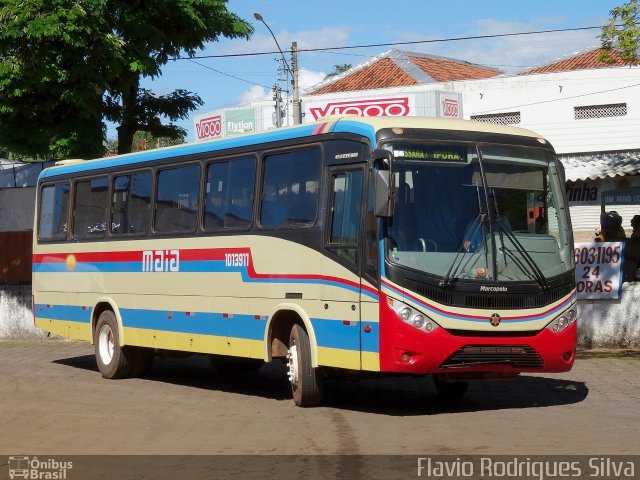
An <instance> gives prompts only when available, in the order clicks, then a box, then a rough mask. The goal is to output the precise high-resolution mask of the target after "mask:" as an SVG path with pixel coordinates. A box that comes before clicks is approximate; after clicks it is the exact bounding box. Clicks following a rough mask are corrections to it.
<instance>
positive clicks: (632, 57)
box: [600, 0, 640, 64]
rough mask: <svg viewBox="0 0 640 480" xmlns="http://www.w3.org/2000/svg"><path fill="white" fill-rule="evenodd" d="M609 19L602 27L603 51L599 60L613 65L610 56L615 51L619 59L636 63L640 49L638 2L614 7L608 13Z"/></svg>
mask: <svg viewBox="0 0 640 480" xmlns="http://www.w3.org/2000/svg"><path fill="white" fill-rule="evenodd" d="M609 13H610V15H611V18H610V19H609V21H608V22H607V23H606V24H605V25H604V26H603V27H602V33H601V34H600V40H601V42H602V47H603V48H604V49H605V50H604V52H603V54H602V55H601V56H600V60H602V61H604V62H607V63H613V59H612V57H611V55H610V52H611V51H612V50H615V51H617V52H618V53H619V54H620V56H621V58H622V59H623V60H624V61H626V62H629V63H634V64H635V63H638V49H639V48H640V7H639V6H638V0H630V1H629V2H627V3H625V4H624V5H621V6H620V7H616V8H614V9H613V10H611V11H610V12H609Z"/></svg>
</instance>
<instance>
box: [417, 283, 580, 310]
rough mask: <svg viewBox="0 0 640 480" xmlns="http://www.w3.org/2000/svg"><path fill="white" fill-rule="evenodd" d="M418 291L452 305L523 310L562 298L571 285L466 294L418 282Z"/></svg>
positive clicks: (432, 298) (443, 303)
mask: <svg viewBox="0 0 640 480" xmlns="http://www.w3.org/2000/svg"><path fill="white" fill-rule="evenodd" d="M416 287H417V288H416V291H417V293H419V294H420V295H422V296H423V297H426V298H428V299H430V300H433V301H434V302H438V303H440V304H442V305H448V306H450V307H462V308H477V309H485V310H488V309H496V310H498V309H501V310H523V309H526V308H539V307H544V306H546V305H549V304H551V303H553V302H556V301H558V300H560V299H561V298H562V297H564V296H565V295H568V294H569V293H570V292H571V286H570V285H566V286H563V287H559V288H554V289H551V290H549V291H547V292H542V293H539V294H535V295H530V294H527V295H522V294H508V295H505V294H502V295H501V294H495V293H494V294H491V295H487V294H479V295H478V294H464V293H451V292H445V291H443V290H440V289H437V288H434V287H430V286H428V285H424V284H420V283H418V284H417V285H416Z"/></svg>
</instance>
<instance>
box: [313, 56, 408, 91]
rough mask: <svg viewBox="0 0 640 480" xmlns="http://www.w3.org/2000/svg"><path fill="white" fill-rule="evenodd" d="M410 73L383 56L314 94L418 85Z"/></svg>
mask: <svg viewBox="0 0 640 480" xmlns="http://www.w3.org/2000/svg"><path fill="white" fill-rule="evenodd" d="M417 83H418V82H416V81H415V80H414V79H413V78H411V76H410V75H409V74H407V73H406V72H405V71H404V70H402V69H401V68H400V67H398V66H397V65H396V64H395V62H394V61H393V60H391V59H390V58H382V59H381V60H378V61H377V62H374V63H372V64H371V65H367V66H365V67H363V68H361V69H360V70H357V71H355V72H354V73H352V74H350V75H347V76H345V77H342V78H339V79H337V80H336V81H334V82H331V83H329V84H327V85H325V86H323V87H321V88H319V89H318V90H314V91H313V92H312V93H313V94H314V95H320V94H324V93H335V92H352V91H354V90H370V89H376V88H390V87H407V86H411V85H417Z"/></svg>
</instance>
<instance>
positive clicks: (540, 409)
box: [0, 340, 640, 455]
mask: <svg viewBox="0 0 640 480" xmlns="http://www.w3.org/2000/svg"><path fill="white" fill-rule="evenodd" d="M326 397H327V398H326V402H325V405H324V406H322V407H318V408H312V409H302V408H296V407H295V406H294V405H293V402H292V400H291V399H290V389H289V385H288V383H287V380H286V378H285V375H284V369H283V367H282V366H281V365H265V366H264V367H262V368H261V369H260V370H258V371H256V372H252V373H247V374H242V375H239V374H237V375H221V374H216V373H214V372H213V371H212V370H211V368H210V367H209V363H208V361H207V360H206V359H205V358H204V357H190V358H184V359H164V358H160V359H159V358H156V361H155V364H154V367H153V369H152V371H151V374H150V376H149V378H147V379H127V380H104V379H102V377H101V376H100V374H99V373H98V371H97V368H96V363H95V359H94V357H93V347H92V346H91V345H89V344H86V343H80V342H71V341H59V340H56V341H39V342H35V341H34V342H30V343H29V342H26V343H25V342H23V343H16V342H0V454H5V455H14V454H21V455H29V454H42V453H46V454H49V455H79V454H82V455H92V454H136V455H143V454H149V455H156V454H175V455H192V454H198V455H209V454H216V455H218V454H233V455H243V454H263V455H269V454H278V455H281V454H292V455H297V454H321V455H322V454H325V455H334V454H366V455H373V454H403V455H414V454H415V455H424V454H430V455H435V454H452V455H461V454H507V455H534V454H554V455H567V454H592V455H609V454H639V453H640V442H639V441H638V439H639V438H640V436H639V435H638V432H640V408H639V407H640V357H638V356H627V357H605V358H596V357H589V358H579V359H578V360H577V362H576V364H575V367H574V369H573V370H572V371H571V372H569V373H565V374H554V375H551V374H543V375H523V376H521V377H520V378H518V379H516V380H514V381H510V382H491V383H473V384H472V385H471V386H470V388H469V391H468V392H467V395H466V396H465V397H464V398H463V399H461V400H458V401H456V402H455V403H450V402H446V401H443V400H442V399H440V398H439V397H438V396H437V394H436V392H435V389H434V388H433V386H432V384H431V379H430V378H385V379H378V380H359V381H343V382H338V383H331V384H329V385H328V389H327V395H326Z"/></svg>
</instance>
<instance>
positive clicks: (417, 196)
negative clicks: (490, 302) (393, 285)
mask: <svg viewBox="0 0 640 480" xmlns="http://www.w3.org/2000/svg"><path fill="white" fill-rule="evenodd" d="M386 148H388V149H390V150H392V151H393V154H394V166H393V169H394V172H395V186H396V203H395V210H394V214H393V217H392V218H391V219H390V221H389V226H388V229H387V243H386V245H387V255H388V258H389V260H390V261H391V262H392V263H395V264H398V265H402V266H405V267H409V268H411V269H414V270H418V271H421V272H424V273H427V274H430V275H432V276H437V277H442V279H444V283H445V284H447V283H450V282H454V281H455V280H458V279H459V280H468V281H485V282H486V281H500V282H510V281H513V282H521V281H534V282H538V283H539V284H540V286H541V287H546V286H547V279H549V278H552V277H555V276H557V275H560V274H563V273H565V272H567V271H569V270H570V269H571V268H572V259H571V248H570V245H571V233H570V225H569V222H568V220H567V219H566V218H565V217H564V212H566V209H565V208H564V207H565V205H564V198H563V196H562V187H561V181H560V178H559V175H558V165H557V163H556V160H555V159H554V157H553V155H551V154H550V152H548V151H545V150H542V149H531V148H523V147H512V146H500V145H489V146H485V145H483V146H474V145H466V144H465V145H455V144H448V145H442V144H440V145H436V144H416V143H407V144H399V143H396V144H390V145H387V146H386Z"/></svg>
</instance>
